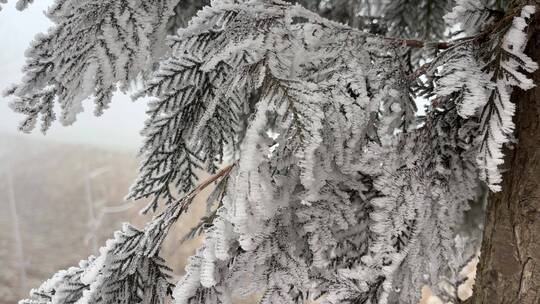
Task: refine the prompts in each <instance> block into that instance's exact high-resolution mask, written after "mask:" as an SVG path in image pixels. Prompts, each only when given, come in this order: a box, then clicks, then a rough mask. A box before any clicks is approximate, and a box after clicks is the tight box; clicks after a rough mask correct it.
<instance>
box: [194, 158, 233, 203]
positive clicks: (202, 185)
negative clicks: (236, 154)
mask: <svg viewBox="0 0 540 304" xmlns="http://www.w3.org/2000/svg"><path fill="white" fill-rule="evenodd" d="M234 165H235V164H230V165H227V166H225V167H223V168H222V169H221V170H219V171H218V172H217V173H216V174H214V175H212V176H210V177H209V178H207V179H206V180H204V181H203V182H202V183H200V184H199V185H198V186H197V187H195V189H193V190H192V191H191V192H190V193H189V195H188V196H191V197H194V196H196V195H197V194H199V193H200V192H201V191H202V190H204V189H205V188H206V187H208V186H209V185H210V184H212V183H213V182H215V181H216V180H218V179H219V178H221V177H223V176H225V175H227V174H229V172H231V170H232V168H234Z"/></svg>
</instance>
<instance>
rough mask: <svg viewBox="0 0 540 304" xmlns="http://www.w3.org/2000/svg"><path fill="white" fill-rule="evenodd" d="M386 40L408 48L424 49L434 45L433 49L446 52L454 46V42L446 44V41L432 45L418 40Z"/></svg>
mask: <svg viewBox="0 0 540 304" xmlns="http://www.w3.org/2000/svg"><path fill="white" fill-rule="evenodd" d="M384 39H385V40H389V41H392V42H394V43H396V44H397V45H402V46H408V47H413V48H423V47H425V46H426V45H432V46H433V47H435V48H437V49H439V50H446V49H448V48H450V47H451V46H452V45H453V42H446V41H441V42H433V43H431V42H425V41H422V40H416V39H402V38H384Z"/></svg>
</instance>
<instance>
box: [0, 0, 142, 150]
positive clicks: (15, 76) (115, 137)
mask: <svg viewBox="0 0 540 304" xmlns="http://www.w3.org/2000/svg"><path fill="white" fill-rule="evenodd" d="M15 2H16V1H15V0H8V4H5V5H3V6H2V11H0V91H4V89H5V88H6V87H7V86H9V85H10V84H13V83H16V82H18V81H19V80H20V78H21V76H22V73H21V72H20V70H21V68H22V66H23V64H24V62H25V57H24V51H25V50H26V48H27V46H28V45H29V43H30V42H31V41H32V39H33V37H34V36H35V34H37V33H39V32H45V31H46V30H47V28H48V27H49V26H50V25H51V23H50V21H49V20H48V19H47V18H46V17H45V16H44V14H43V11H45V10H46V8H47V6H48V5H50V3H52V0H39V1H35V3H34V4H32V5H30V7H29V8H28V9H26V10H24V11H22V12H19V11H17V10H16V9H15V8H14V4H15ZM8 101H9V98H4V97H0V133H4V134H6V133H7V134H16V135H17V136H26V137H32V138H40V139H43V140H54V141H61V142H71V143H84V144H91V145H96V146H101V147H105V148H113V149H120V150H128V151H129V150H131V151H133V152H135V151H136V150H137V148H138V147H139V145H140V143H141V140H142V138H141V136H140V135H139V133H140V130H141V129H142V126H143V123H144V120H145V118H146V117H145V113H144V112H145V110H146V105H145V103H144V101H137V102H132V101H131V99H130V98H129V97H127V96H125V95H122V94H117V95H116V96H115V98H114V100H113V102H112V105H111V107H110V108H109V109H108V110H106V111H105V114H103V115H102V116H101V117H95V116H94V115H93V114H92V112H93V104H92V101H87V102H86V103H85V112H84V113H81V114H79V116H78V119H77V121H76V122H75V124H73V125H72V126H67V127H64V126H62V125H60V123H58V122H55V124H54V125H53V126H52V127H51V129H50V130H49V131H48V132H47V134H46V135H43V134H42V133H41V132H40V131H39V130H38V129H37V128H36V130H35V131H34V132H33V133H32V134H30V135H27V134H23V133H21V132H19V131H17V126H18V125H19V122H20V121H21V117H22V116H20V115H17V114H15V113H13V112H12V111H11V109H10V108H9V107H8Z"/></svg>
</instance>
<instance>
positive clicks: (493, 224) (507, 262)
mask: <svg viewBox="0 0 540 304" xmlns="http://www.w3.org/2000/svg"><path fill="white" fill-rule="evenodd" d="M535 19H536V20H535V24H534V25H531V28H533V29H534V30H533V34H532V37H531V39H530V41H529V45H528V47H527V49H528V51H527V53H528V54H529V55H530V56H531V57H532V58H533V59H534V60H535V61H536V62H540V18H539V17H538V14H537V17H536V18H535ZM533 77H534V80H535V83H536V85H537V87H536V88H534V89H532V90H529V91H527V92H523V91H520V90H516V91H515V92H514V94H513V95H512V98H513V101H514V102H515V104H516V105H517V112H516V116H515V121H516V138H517V139H518V142H517V144H516V145H514V146H513V149H511V150H510V149H509V150H507V151H506V152H507V154H506V155H507V157H506V161H505V167H506V168H507V171H506V172H505V174H504V176H503V177H504V182H503V190H502V192H500V193H496V194H493V193H491V194H490V195H489V198H488V208H487V215H486V224H485V231H484V241H483V244H482V251H481V252H482V254H481V258H480V264H479V266H478V272H477V280H476V286H475V291H474V295H473V298H472V299H471V300H470V301H467V302H468V303H474V304H480V303H481V304H503V303H504V304H539V303H540V71H537V72H536V73H535V74H534V76H533Z"/></svg>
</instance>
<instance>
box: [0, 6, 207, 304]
mask: <svg viewBox="0 0 540 304" xmlns="http://www.w3.org/2000/svg"><path fill="white" fill-rule="evenodd" d="M15 2H16V1H8V3H7V4H2V10H1V11H0V91H4V90H5V89H6V88H7V87H8V86H10V85H12V84H14V83H17V82H18V81H19V80H20V79H21V77H22V72H21V68H22V67H23V65H24V63H25V56H24V53H25V50H26V49H27V47H28V46H29V44H30V42H31V41H32V39H33V38H34V36H35V35H36V34H37V33H39V32H44V31H46V30H47V29H48V28H49V26H50V25H51V22H50V21H49V20H48V19H47V18H46V17H45V15H44V13H43V12H44V11H45V10H46V9H47V7H48V6H49V5H50V4H51V3H52V0H40V1H35V3H34V4H32V5H30V6H29V8H28V9H26V10H24V11H22V12H20V11H17V10H16V9H15V8H14V6H15ZM9 100H10V98H5V97H1V96H0V208H1V209H0V304H8V303H9V304H12V303H17V301H18V300H20V299H22V298H25V297H27V296H28V293H29V291H30V289H31V288H35V287H38V286H39V285H40V284H41V283H42V282H43V281H45V280H46V279H48V278H50V277H51V276H52V275H53V274H54V273H55V272H56V271H58V270H60V269H65V268H68V267H71V266H76V265H77V264H78V261H79V260H81V259H86V258H87V257H88V256H89V255H90V254H95V253H97V251H98V249H99V246H101V245H102V244H104V243H105V240H107V239H108V238H110V237H111V236H112V233H113V231H115V230H117V229H119V228H120V226H121V223H122V222H124V221H130V222H133V223H135V224H137V226H138V227H141V226H142V225H143V224H144V222H146V220H147V218H144V217H141V216H139V215H138V210H139V209H140V208H141V207H142V206H143V205H142V204H143V203H144V202H142V203H139V204H134V203H131V202H129V203H126V202H124V200H123V198H124V196H125V194H126V193H127V191H128V189H129V186H130V184H131V182H132V181H133V179H134V178H135V176H136V173H137V167H138V163H137V158H136V152H137V150H138V147H139V145H140V143H141V141H142V137H141V135H140V134H139V133H140V130H141V129H142V127H143V124H144V120H145V110H146V104H145V102H144V100H140V101H137V102H132V101H131V99H130V98H129V97H128V96H125V95H123V94H117V95H116V96H115V98H114V101H113V103H112V104H111V107H110V108H109V109H108V110H107V111H105V113H104V115H103V116H101V117H95V116H94V115H93V102H92V101H91V100H89V101H87V102H86V103H85V112H84V113H81V114H80V115H79V116H78V120H77V122H75V123H74V124H73V125H72V126H62V125H61V124H60V123H58V122H56V123H54V124H53V126H52V127H51V128H50V130H49V131H48V132H47V134H46V135H43V134H42V133H40V132H39V128H37V129H38V130H36V131H34V132H32V133H31V134H24V133H21V132H19V131H18V130H17V127H18V125H19V123H20V122H21V121H22V119H23V117H22V116H21V115H19V114H15V113H14V112H13V111H12V110H11V109H10V108H9V105H8V104H9ZM195 220H196V219H193V220H192V221H195ZM191 224H193V223H191ZM178 234H179V235H180V234H182V232H181V231H180V232H178ZM178 239H180V236H179V237H178V238H176V241H178ZM179 247H180V246H175V244H173V246H170V248H172V249H171V250H170V251H169V252H168V253H166V254H168V255H178V256H181V257H180V258H178V259H173V260H176V261H178V264H177V265H171V266H174V267H176V268H177V269H180V271H181V270H182V269H183V260H184V258H183V257H184V256H187V255H189V254H191V252H192V249H193V247H194V245H188V246H185V247H182V248H179Z"/></svg>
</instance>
